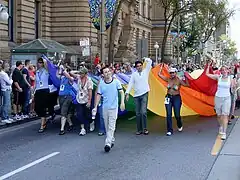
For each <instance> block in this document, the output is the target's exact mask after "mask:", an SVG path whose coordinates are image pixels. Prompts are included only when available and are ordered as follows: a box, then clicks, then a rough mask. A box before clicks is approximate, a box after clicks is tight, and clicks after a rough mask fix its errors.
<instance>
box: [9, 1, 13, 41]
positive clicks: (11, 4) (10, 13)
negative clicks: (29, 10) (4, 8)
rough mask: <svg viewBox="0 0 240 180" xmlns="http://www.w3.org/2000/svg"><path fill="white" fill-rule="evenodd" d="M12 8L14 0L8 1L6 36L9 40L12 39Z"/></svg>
mask: <svg viewBox="0 0 240 180" xmlns="http://www.w3.org/2000/svg"><path fill="white" fill-rule="evenodd" d="M13 9H14V0H9V1H8V14H9V18H8V37H9V40H10V41H12V42H13V41H14V27H13V24H14V15H13Z"/></svg>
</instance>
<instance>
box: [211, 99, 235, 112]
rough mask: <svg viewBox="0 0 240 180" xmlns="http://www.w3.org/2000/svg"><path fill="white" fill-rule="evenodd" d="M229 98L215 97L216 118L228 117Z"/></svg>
mask: <svg viewBox="0 0 240 180" xmlns="http://www.w3.org/2000/svg"><path fill="white" fill-rule="evenodd" d="M231 104H232V103H231V96H228V97H217V96H215V111H216V113H217V115H218V116H221V115H225V116H229V114H230V109H231Z"/></svg>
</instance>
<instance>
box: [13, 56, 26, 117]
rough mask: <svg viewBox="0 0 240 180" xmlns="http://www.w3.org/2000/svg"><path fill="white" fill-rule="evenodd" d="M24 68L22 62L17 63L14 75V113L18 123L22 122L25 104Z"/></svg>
mask: <svg viewBox="0 0 240 180" xmlns="http://www.w3.org/2000/svg"><path fill="white" fill-rule="evenodd" d="M22 68H23V63H22V61H17V62H16V68H15V69H14V71H13V73H12V80H13V84H12V91H13V113H14V119H16V120H18V121H20V120H22V118H21V113H22V109H21V108H22V107H23V104H24V94H23V88H24V86H25V82H24V78H23V75H22V73H21V70H22Z"/></svg>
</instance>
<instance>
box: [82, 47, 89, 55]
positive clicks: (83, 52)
mask: <svg viewBox="0 0 240 180" xmlns="http://www.w3.org/2000/svg"><path fill="white" fill-rule="evenodd" d="M82 56H90V48H89V46H87V47H84V48H83V50H82Z"/></svg>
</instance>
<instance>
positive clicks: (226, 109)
mask: <svg viewBox="0 0 240 180" xmlns="http://www.w3.org/2000/svg"><path fill="white" fill-rule="evenodd" d="M209 66H210V63H208V67H207V70H206V75H207V76H208V77H209V78H211V79H214V80H216V81H218V86H217V92H216V94H215V111H216V114H217V118H218V122H219V125H220V128H219V134H220V135H221V139H222V140H225V139H226V130H227V126H228V118H229V114H230V108H231V94H230V88H231V87H232V86H233V80H232V78H231V76H229V74H228V69H227V67H225V66H222V67H221V69H220V73H221V74H220V75H217V74H210V73H209Z"/></svg>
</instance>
